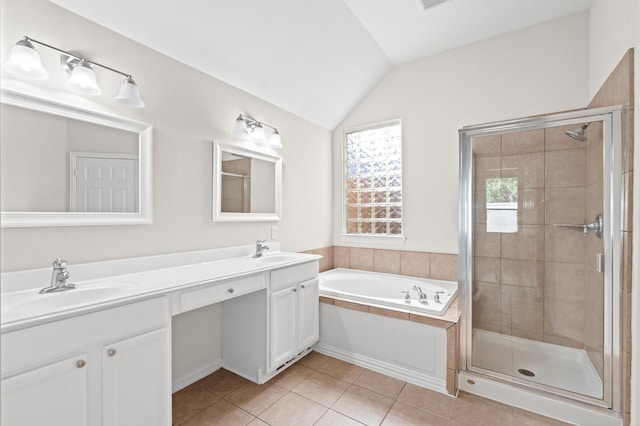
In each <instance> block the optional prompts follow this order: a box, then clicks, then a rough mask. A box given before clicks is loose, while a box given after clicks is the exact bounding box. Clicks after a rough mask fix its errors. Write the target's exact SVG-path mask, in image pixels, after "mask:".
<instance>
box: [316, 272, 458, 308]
mask: <svg viewBox="0 0 640 426" xmlns="http://www.w3.org/2000/svg"><path fill="white" fill-rule="evenodd" d="M416 287H419V288H420V289H421V291H422V292H423V293H424V294H426V299H422V301H421V300H420V295H419V293H418V291H417V290H416V289H415V288H416ZM457 293H458V283H455V282H452V281H441V280H432V279H421V278H410V277H404V276H401V275H392V274H382V273H378V272H365V271H358V270H355V269H342V268H337V269H332V270H330V271H327V272H323V273H322V274H320V295H325V296H333V297H340V298H343V299H348V300H353V301H356V302H364V303H371V304H374V305H382V306H388V307H391V308H396V309H402V310H409V311H414V312H422V313H427V314H431V315H442V314H444V313H445V312H446V311H447V308H448V307H449V305H450V304H451V302H452V301H453V299H454V298H455V297H456V294H457ZM436 299H438V300H437V301H436Z"/></svg>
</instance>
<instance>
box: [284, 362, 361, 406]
mask: <svg viewBox="0 0 640 426" xmlns="http://www.w3.org/2000/svg"><path fill="white" fill-rule="evenodd" d="M349 385H350V384H349V383H348V382H345V381H344V380H340V379H336V378H335V377H331V376H329V375H328V374H324V373H320V372H318V371H316V372H314V373H313V374H311V375H310V376H309V377H307V378H306V379H304V381H302V383H300V384H299V385H298V386H296V387H295V388H293V389H292V391H293V392H295V393H297V394H299V395H302V396H304V397H306V398H309V399H311V400H312V401H315V402H317V403H319V404H322V405H324V406H326V407H330V406H331V405H332V404H333V403H334V402H336V401H337V400H338V398H339V397H340V395H342V393H343V392H344V391H345V390H347V388H348V387H349Z"/></svg>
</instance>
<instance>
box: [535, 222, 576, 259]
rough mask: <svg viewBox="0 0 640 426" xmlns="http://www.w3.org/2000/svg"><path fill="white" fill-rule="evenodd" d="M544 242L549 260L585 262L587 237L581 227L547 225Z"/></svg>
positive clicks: (546, 257) (546, 256)
mask: <svg viewBox="0 0 640 426" xmlns="http://www.w3.org/2000/svg"><path fill="white" fill-rule="evenodd" d="M544 243H545V249H544V255H545V259H546V260H547V261H548V262H563V263H583V262H584V255H585V250H586V239H585V238H584V234H583V233H582V230H581V229H576V228H559V227H555V226H546V228H545V236H544Z"/></svg>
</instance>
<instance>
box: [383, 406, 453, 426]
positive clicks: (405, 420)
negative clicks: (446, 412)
mask: <svg viewBox="0 0 640 426" xmlns="http://www.w3.org/2000/svg"><path fill="white" fill-rule="evenodd" d="M448 424H449V423H448V421H447V419H445V418H444V417H440V416H436V415H435V414H433V413H430V412H428V411H423V410H420V409H418V408H415V407H412V406H410V405H407V404H403V403H402V402H398V401H396V402H395V403H394V404H393V407H391V410H390V411H389V414H387V417H386V418H385V419H384V421H383V422H382V426H447V425H448Z"/></svg>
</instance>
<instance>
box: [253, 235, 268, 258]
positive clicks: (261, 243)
mask: <svg viewBox="0 0 640 426" xmlns="http://www.w3.org/2000/svg"><path fill="white" fill-rule="evenodd" d="M266 241H267V240H258V241H256V254H254V255H253V258H254V259H257V258H259V257H262V252H263V251H265V250H269V246H268V245H266V244H265V242H266Z"/></svg>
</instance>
